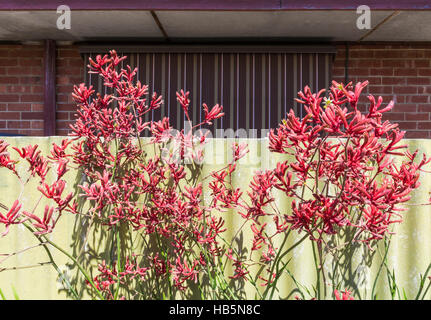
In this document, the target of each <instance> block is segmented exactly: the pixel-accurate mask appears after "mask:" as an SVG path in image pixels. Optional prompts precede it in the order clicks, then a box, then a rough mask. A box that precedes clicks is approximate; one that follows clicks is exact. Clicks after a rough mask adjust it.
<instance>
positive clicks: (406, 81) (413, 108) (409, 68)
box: [333, 44, 431, 138]
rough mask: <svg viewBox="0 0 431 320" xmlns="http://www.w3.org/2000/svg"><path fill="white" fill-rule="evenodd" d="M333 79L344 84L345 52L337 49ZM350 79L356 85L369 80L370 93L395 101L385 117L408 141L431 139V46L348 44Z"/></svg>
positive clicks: (365, 103) (385, 100) (368, 90)
mask: <svg viewBox="0 0 431 320" xmlns="http://www.w3.org/2000/svg"><path fill="white" fill-rule="evenodd" d="M337 49H338V52H337V55H336V58H335V62H334V66H333V79H334V80H336V81H339V82H340V81H342V82H345V64H346V50H345V46H343V45H342V46H338V48H337ZM348 78H349V81H353V82H354V83H355V82H357V81H364V80H368V81H369V82H370V84H369V86H368V89H367V90H366V93H367V94H364V97H363V100H362V101H363V102H364V104H362V105H363V106H365V108H366V107H367V105H368V104H367V102H368V99H367V98H366V96H367V95H368V93H371V94H373V95H374V96H379V95H380V96H382V97H383V103H385V104H386V103H388V102H389V101H390V100H394V102H395V107H394V109H393V110H392V112H391V113H390V114H386V116H385V118H386V119H388V120H391V121H394V122H397V123H399V125H400V128H401V129H402V130H406V131H407V133H406V137H407V138H431V118H430V113H431V99H430V94H431V44H430V45H422V44H420V45H419V44H418V45H414V44H412V45H394V44H392V45H389V44H388V45H384V44H372V45H349V59H348Z"/></svg>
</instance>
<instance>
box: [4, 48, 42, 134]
mask: <svg viewBox="0 0 431 320" xmlns="http://www.w3.org/2000/svg"><path fill="white" fill-rule="evenodd" d="M42 111H43V46H33V45H31V46H23V45H13V46H11V45H8V46H0V132H9V133H15V134H25V135H43V120H42V118H43V113H42Z"/></svg>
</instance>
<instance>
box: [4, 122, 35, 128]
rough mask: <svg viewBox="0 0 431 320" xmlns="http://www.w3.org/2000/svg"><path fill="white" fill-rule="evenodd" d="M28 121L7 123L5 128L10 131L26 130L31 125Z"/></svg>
mask: <svg viewBox="0 0 431 320" xmlns="http://www.w3.org/2000/svg"><path fill="white" fill-rule="evenodd" d="M30 123H31V122H30V121H8V122H7V127H8V128H11V129H23V128H24V129H28V128H30V126H31V124H30Z"/></svg>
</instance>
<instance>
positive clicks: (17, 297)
mask: <svg viewBox="0 0 431 320" xmlns="http://www.w3.org/2000/svg"><path fill="white" fill-rule="evenodd" d="M11 287H12V292H13V297H14V298H15V300H20V299H19V296H18V293H17V292H16V290H15V287H14V286H13V285H12V286H11Z"/></svg>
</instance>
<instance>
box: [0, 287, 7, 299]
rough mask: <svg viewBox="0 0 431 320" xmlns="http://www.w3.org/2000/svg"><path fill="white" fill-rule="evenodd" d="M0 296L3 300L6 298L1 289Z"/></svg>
mask: <svg viewBox="0 0 431 320" xmlns="http://www.w3.org/2000/svg"><path fill="white" fill-rule="evenodd" d="M0 296H1V298H2V299H3V300H6V297H5V296H4V294H3V292H2V291H1V289H0Z"/></svg>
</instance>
